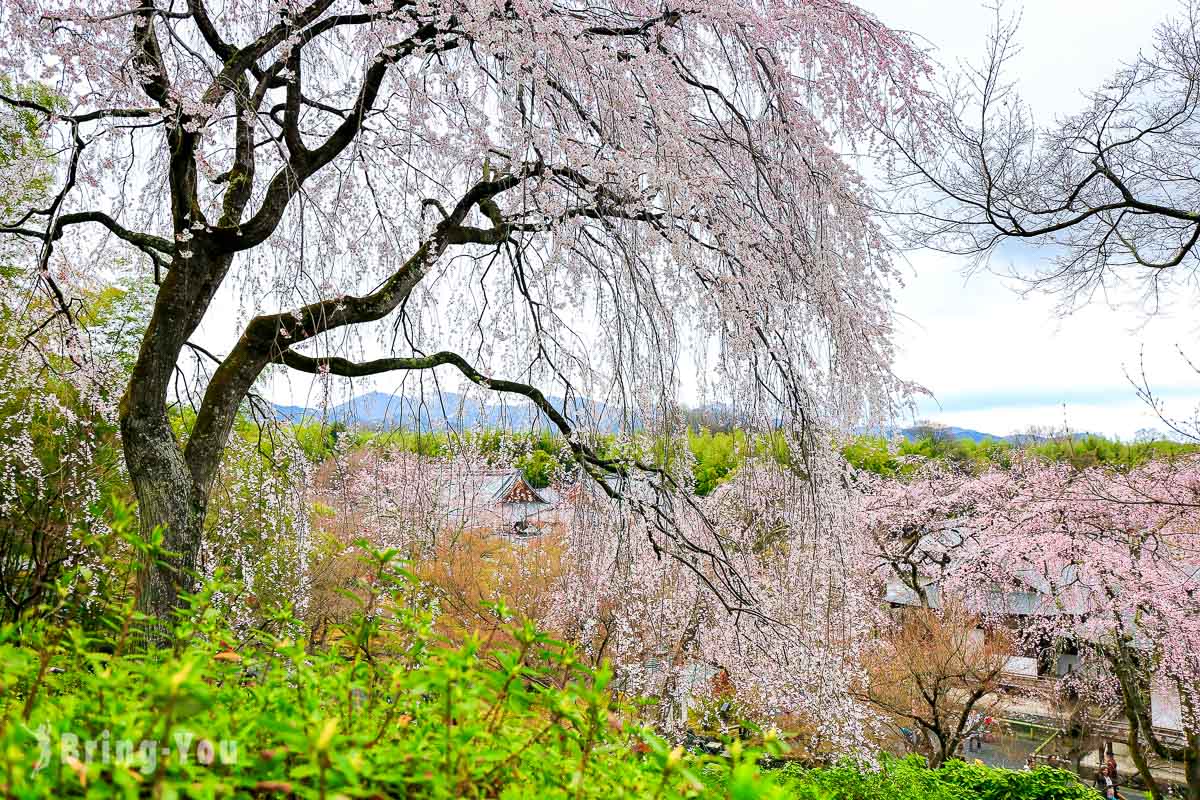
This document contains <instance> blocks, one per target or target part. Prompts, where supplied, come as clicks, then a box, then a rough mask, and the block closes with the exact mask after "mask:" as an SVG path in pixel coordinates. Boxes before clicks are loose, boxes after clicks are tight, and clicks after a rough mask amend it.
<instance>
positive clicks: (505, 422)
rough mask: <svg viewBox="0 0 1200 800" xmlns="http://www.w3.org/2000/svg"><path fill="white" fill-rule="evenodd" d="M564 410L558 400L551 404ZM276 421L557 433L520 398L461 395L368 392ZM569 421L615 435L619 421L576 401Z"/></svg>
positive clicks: (278, 410) (281, 412) (283, 410)
mask: <svg viewBox="0 0 1200 800" xmlns="http://www.w3.org/2000/svg"><path fill="white" fill-rule="evenodd" d="M548 399H549V400H550V402H551V403H552V404H553V405H554V407H555V408H558V409H562V407H563V400H562V398H560V397H551V398H548ZM275 415H276V418H277V419H280V420H286V421H289V422H292V423H300V422H305V421H307V422H324V423H332V422H340V423H342V424H344V425H348V426H357V427H364V428H373V429H378V430H395V429H401V428H404V429H416V428H421V429H423V430H440V429H443V428H447V427H454V428H507V429H512V430H528V429H531V428H534V427H541V428H550V429H553V428H554V425H553V423H551V422H550V420H549V419H548V418H547V417H546V416H545V415H544V414H543V413H542V412H541V410H540V409H537V408H535V407H534V405H533V403H531V402H529V401H527V400H525V399H524V398H521V397H518V398H515V399H510V400H508V401H507V402H497V403H483V402H481V401H479V400H477V399H474V398H470V397H467V396H465V395H461V394H458V393H457V392H442V393H440V394H437V393H433V394H430V395H427V396H424V397H409V396H406V395H398V394H389V393H387V392H369V393H367V394H364V395H359V396H357V397H352V398H350V399H349V400H347V401H346V402H344V403H340V404H338V405H336V406H332V407H330V408H327V409H321V408H315V409H313V408H304V407H303V406H289V405H276V406H275ZM568 415H569V416H570V417H572V418H575V419H584V420H589V421H595V422H596V423H597V424H598V426H599V428H600V429H601V430H615V429H616V428H617V426H618V415H617V414H615V413H614V410H613V409H610V408H608V407H606V406H605V405H604V404H603V403H595V402H593V401H591V400H586V399H578V400H574V401H572V402H571V403H570V405H569V407H568Z"/></svg>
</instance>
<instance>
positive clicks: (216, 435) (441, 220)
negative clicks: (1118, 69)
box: [0, 0, 926, 616]
mask: <svg viewBox="0 0 1200 800" xmlns="http://www.w3.org/2000/svg"><path fill="white" fill-rule="evenodd" d="M0 34H2V35H3V37H4V40H5V42H6V47H5V50H4V54H3V56H2V57H0V58H2V60H3V65H4V68H5V70H6V72H9V73H11V74H13V75H15V76H19V77H20V78H21V79H30V80H34V79H36V80H47V81H53V82H54V84H55V85H56V86H60V87H62V91H63V92H64V93H65V95H66V97H65V108H62V109H59V108H52V107H49V106H47V105H45V104H43V103H39V102H38V101H37V100H36V99H29V98H26V97H21V96H12V95H10V94H4V96H3V102H5V103H7V104H8V105H9V106H13V107H16V108H20V109H23V110H29V111H33V112H35V113H37V114H41V115H42V116H43V118H44V124H45V125H47V126H50V127H51V128H52V129H53V135H54V136H56V137H57V142H58V143H59V144H60V145H61V148H62V151H63V157H62V163H61V170H60V171H61V175H60V176H59V182H58V184H57V185H56V187H55V188H54V190H53V191H52V192H51V200H50V202H49V203H47V204H45V205H36V206H31V207H29V208H26V209H20V210H17V211H15V212H14V213H12V214H11V215H9V216H8V217H7V218H6V219H5V220H3V223H2V224H0V232H3V233H5V234H7V235H10V236H14V237H19V238H21V239H24V240H26V241H28V242H29V243H30V244H31V250H30V258H31V259H33V260H35V261H36V263H37V266H38V269H39V271H38V276H39V282H40V285H41V288H42V289H43V290H44V291H45V292H46V294H47V295H48V296H49V297H51V298H53V299H54V300H55V302H56V304H57V309H56V313H57V314H58V315H60V316H61V317H62V318H63V319H64V320H68V321H69V320H70V319H71V318H72V315H73V313H74V312H73V306H72V303H71V290H70V287H69V286H66V285H63V284H62V282H61V281H60V280H59V279H58V278H57V277H56V275H58V273H59V265H60V264H76V265H78V264H91V265H94V266H95V268H96V269H105V268H107V265H108V264H111V263H112V259H113V258H114V257H116V256H118V255H120V256H121V257H124V258H127V257H135V258H136V259H138V260H139V262H140V263H142V264H144V265H145V268H146V270H147V271H148V272H149V273H152V274H153V276H154V278H155V280H156V282H157V295H156V297H155V301H154V306H153V313H152V316H151V318H150V321H149V324H148V325H147V327H146V330H145V335H144V338H143V341H142V345H141V349H140V352H139V356H138V359H137V363H136V364H135V365H134V368H133V372H132V376H131V378H130V380H129V383H128V386H127V390H126V392H125V395H124V399H123V401H122V404H121V413H120V417H121V432H122V441H123V447H124V451H125V457H126V461H127V464H128V468H129V474H130V477H131V479H132V481H133V484H134V487H135V489H136V491H137V496H138V501H139V512H140V516H141V520H142V524H143V525H145V526H146V527H147V529H149V528H152V527H154V526H157V525H163V526H165V527H166V529H167V538H166V541H165V545H166V547H167V549H168V550H170V551H172V552H174V553H178V554H179V555H178V557H177V558H176V559H175V560H174V563H171V564H168V565H166V566H165V567H164V568H161V569H155V570H151V571H148V572H147V573H146V579H145V585H144V586H143V587H142V591H141V592H140V594H139V597H141V598H142V602H143V606H144V610H146V611H148V612H150V613H153V614H156V615H160V616H161V615H165V614H166V613H167V612H168V611H169V610H170V609H171V608H173V607H174V606H175V604H176V601H177V594H178V592H179V591H180V590H181V589H182V588H186V587H184V586H182V585H181V584H180V579H179V577H178V576H179V575H182V574H186V570H188V569H190V568H194V567H195V565H196V557H197V553H198V552H199V548H200V541H201V531H202V526H203V520H204V518H205V516H206V514H207V509H208V502H209V495H210V492H211V490H212V487H213V481H214V479H215V477H216V474H217V468H218V465H219V463H220V460H221V452H222V450H223V449H224V447H225V445H226V442H227V440H228V437H229V434H230V430H231V427H232V426H233V424H234V420H235V418H236V416H237V414H238V413H239V409H240V408H241V407H242V405H243V403H244V401H245V400H246V398H247V393H248V392H250V390H251V388H252V387H253V386H254V384H255V382H256V381H257V380H258V378H259V376H260V375H262V374H263V372H264V370H267V369H268V368H270V367H273V365H274V366H280V367H286V368H287V369H290V370H295V371H300V372H308V373H315V374H322V375H337V376H347V377H364V376H371V375H375V374H379V373H382V372H390V371H400V372H404V373H412V372H418V373H419V372H423V371H430V370H434V369H435V368H438V367H444V368H446V369H448V370H452V371H457V373H459V374H460V375H461V376H462V377H463V378H464V379H465V380H467V381H470V382H473V383H476V384H479V385H480V386H482V387H484V388H486V389H490V390H494V391H497V392H506V393H511V394H516V395H521V396H524V397H525V398H527V399H528V400H529V401H531V402H532V403H533V404H535V405H536V406H537V407H539V408H540V410H541V411H542V412H543V413H544V414H545V415H546V416H547V417H548V418H549V419H550V421H551V423H552V424H553V425H554V426H555V427H556V428H558V429H559V430H560V431H561V432H562V433H564V434H565V435H567V436H568V439H569V441H570V443H571V447H572V449H573V453H574V455H575V457H576V458H577V460H578V461H579V462H580V463H581V464H582V465H583V467H584V468H585V469H586V470H587V471H588V472H589V473H591V474H593V475H602V474H604V473H607V472H620V471H622V470H623V469H624V467H622V466H620V465H619V464H615V463H612V462H610V461H608V460H606V459H605V458H604V457H602V456H601V455H599V454H598V453H597V452H595V451H594V450H593V449H592V448H591V447H590V446H589V445H588V444H587V443H586V441H585V440H584V439H583V438H580V437H579V436H577V435H576V434H577V430H578V428H580V426H581V422H582V420H581V419H579V416H580V415H578V414H574V413H568V411H564V410H563V409H567V408H568V406H567V405H561V406H559V405H556V404H555V403H552V402H551V401H550V400H549V399H548V398H547V395H546V394H544V393H543V391H542V390H541V389H540V388H539V384H541V385H542V386H550V385H557V386H559V387H564V389H563V390H564V391H565V394H566V396H568V397H572V396H576V395H578V394H579V393H581V391H587V392H589V393H591V392H592V391H593V390H599V389H598V387H600V388H602V389H603V390H604V391H605V392H606V393H607V395H608V396H612V397H615V398H616V399H618V400H620V401H622V402H623V403H630V402H632V400H633V399H634V398H635V396H636V397H637V398H638V399H645V398H654V397H656V396H657V398H658V400H659V401H660V402H664V404H669V401H670V399H671V398H672V397H673V393H674V391H675V387H676V386H677V382H678V377H679V373H678V367H677V363H678V361H679V357H680V355H681V354H682V353H683V352H685V351H686V350H687V348H688V343H689V341H690V340H691V339H692V337H695V336H699V337H700V340H701V341H702V342H709V341H711V340H712V338H713V337H719V338H720V340H721V347H720V354H721V356H720V363H719V364H718V369H717V370H716V373H717V374H718V376H723V378H724V379H725V380H726V381H727V382H728V383H729V384H730V394H731V396H734V397H735V398H737V399H738V401H739V403H742V404H744V405H746V406H747V407H748V408H750V409H752V410H753V411H754V412H755V413H756V414H757V415H758V416H759V417H761V418H762V419H770V420H777V419H785V420H786V421H787V422H788V424H789V425H790V426H791V427H792V428H793V429H794V430H795V431H796V432H801V431H802V432H803V436H808V437H811V436H815V435H816V434H817V432H818V431H819V430H821V429H822V427H823V426H827V425H830V424H836V423H844V422H846V421H848V420H851V419H854V418H857V417H859V416H861V415H862V414H863V413H864V412H866V411H869V410H871V409H872V408H875V409H879V408H884V409H886V406H887V403H888V402H889V400H890V398H891V397H892V396H893V394H894V393H895V392H896V391H897V390H899V389H902V388H903V387H901V386H899V385H898V384H897V382H896V381H895V380H894V378H893V377H892V375H891V372H890V371H889V366H888V365H889V361H890V356H891V343H890V336H891V324H890V316H889V302H890V298H889V294H888V284H889V282H890V281H891V279H892V270H891V267H890V266H889V263H888V254H887V249H886V247H884V246H883V243H882V241H881V239H880V236H879V232H878V230H877V229H876V227H875V225H874V224H873V223H872V221H871V220H870V218H869V217H868V215H867V212H866V211H865V209H866V208H867V204H866V203H864V202H863V200H864V189H863V187H862V185H861V183H860V181H859V179H858V178H857V176H856V175H855V174H854V172H853V171H852V170H851V169H850V167H849V166H848V165H847V163H846V162H845V161H844V160H843V159H842V158H841V156H840V152H841V151H842V150H843V149H844V147H846V146H850V145H851V144H852V143H855V142H859V143H865V142H867V141H869V138H870V133H871V131H873V130H875V129H877V128H878V127H880V125H881V124H882V122H883V121H884V120H886V119H889V118H891V117H906V118H913V119H915V120H920V119H921V116H922V115H921V108H922V106H923V104H924V96H923V94H922V92H921V91H920V89H919V86H918V83H919V81H920V79H921V77H922V75H923V74H924V73H925V71H926V63H925V61H924V59H923V56H922V54H921V53H920V51H919V50H918V49H917V48H916V47H915V46H914V45H913V43H912V42H911V41H910V40H909V38H908V37H907V36H905V35H903V34H900V33H897V32H895V31H892V30H889V29H888V28H886V27H884V26H883V25H881V24H880V23H879V22H878V21H877V20H875V19H874V18H873V17H871V16H870V15H869V14H866V13H865V12H863V11H861V10H859V9H857V8H856V7H854V6H853V5H851V4H849V3H845V2H840V0H760V2H753V3H743V2H728V1H726V0H721V1H720V2H712V3H702V4H697V5H694V6H688V7H679V8H675V7H673V6H671V5H669V4H662V5H660V4H656V3H645V2H637V1H630V0H619V2H611V3H603V4H600V5H595V4H591V5H589V4H581V3H574V2H561V1H560V0H529V1H528V2H497V1H496V0H370V2H350V0H309V2H299V0H279V2H271V3H263V2H257V1H256V2H247V1H245V0H232V1H231V2H226V3H222V4H220V5H219V6H218V5H217V4H215V3H212V2H209V1H208V0H188V2H187V3H184V4H168V3H164V2H161V0H136V2H130V0H100V1H99V2H91V1H89V2H79V1H78V0H16V2H14V3H12V4H9V5H8V7H7V9H6V13H5V14H4V15H3V17H2V21H0ZM223 292H226V293H229V292H234V293H239V292H240V295H241V296H242V297H243V298H244V301H243V303H242V305H241V312H240V321H241V326H240V331H241V332H240V336H238V338H237V339H236V342H235V343H234V344H233V346H232V347H231V348H230V349H229V350H228V352H227V353H224V354H223V355H221V356H214V358H213V359H209V357H208V353H210V352H211V351H210V350H209V349H208V348H204V347H203V345H202V344H200V343H198V342H194V341H193V337H194V336H195V335H196V334H197V331H198V329H200V326H201V322H202V321H203V320H204V319H205V318H206V315H209V316H211V314H212V312H213V309H214V308H215V307H216V305H219V304H220V302H223V301H218V298H222V297H228V296H229V295H228V294H224V295H223V294H222V293H223ZM586 320H591V321H592V322H591V323H587V322H586ZM385 325H386V326H388V327H386V328H385V327H384V326H385ZM356 330H357V331H364V330H365V331H366V332H368V333H369V332H372V331H373V332H374V333H375V334H379V335H380V337H381V340H382V341H383V342H384V343H386V349H388V350H390V354H389V355H386V356H383V357H379V358H369V359H364V358H358V359H357V360H356V359H355V358H354V356H355V355H356V354H358V353H360V350H361V349H360V348H355V347H352V346H348V343H350V344H353V342H354V341H355V336H354V334H353V331H356ZM706 347H707V346H706V345H704V346H698V347H697V348H696V352H705V351H706ZM187 353H198V354H199V357H200V358H201V359H202V360H203V361H204V363H205V364H207V365H208V366H210V367H211V375H210V376H209V378H208V380H207V381H206V383H205V384H204V388H203V393H202V397H201V398H199V405H198V413H197V415H196V418H195V424H194V426H193V427H192V429H191V431H190V434H189V435H188V437H187V439H186V441H181V440H180V439H179V438H178V437H177V435H176V433H175V432H174V431H173V430H172V427H171V424H170V422H169V419H168V413H167V407H168V403H169V401H170V399H171V397H172V386H171V381H172V376H173V375H174V373H175V370H176V367H177V365H178V364H179V362H180V360H181V358H184V357H185V355H186V354H187ZM499 375H506V377H504V378H501V377H499ZM796 438H797V441H799V440H800V439H801V438H803V437H802V436H799V435H797V437H796Z"/></svg>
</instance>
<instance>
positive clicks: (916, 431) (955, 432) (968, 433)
mask: <svg viewBox="0 0 1200 800" xmlns="http://www.w3.org/2000/svg"><path fill="white" fill-rule="evenodd" d="M930 430H931V429H930V427H929V426H928V425H914V426H912V427H910V428H902V429H900V431H899V433H900V435H901V436H902V437H904V438H905V439H908V440H909V441H914V440H916V439H923V438H925V437H926V436H928V435H929V432H930ZM936 431H937V433H938V435H939V436H944V437H946V438H948V439H970V440H971V441H972V442H975V443H979V442H982V441H983V440H984V439H992V440H995V441H999V440H1002V439H1003V440H1005V441H1008V440H1010V439H1012V438H1014V437H1010V436H996V435H995V434H991V433H983V432H982V431H977V430H972V429H971V428H958V427H955V426H953V425H947V426H945V427H941V426H939V427H938V428H936Z"/></svg>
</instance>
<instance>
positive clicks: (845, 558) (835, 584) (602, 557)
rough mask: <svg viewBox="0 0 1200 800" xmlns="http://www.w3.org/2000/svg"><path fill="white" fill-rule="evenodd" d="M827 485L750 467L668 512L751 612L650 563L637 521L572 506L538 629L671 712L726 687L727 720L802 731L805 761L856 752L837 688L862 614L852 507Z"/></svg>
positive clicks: (647, 533) (854, 712)
mask: <svg viewBox="0 0 1200 800" xmlns="http://www.w3.org/2000/svg"><path fill="white" fill-rule="evenodd" d="M832 478H833V476H829V475H826V476H803V477H802V476H800V475H798V474H797V473H796V472H794V471H792V470H789V469H787V468H785V467H782V466H780V465H778V464H776V463H774V462H765V461H764V462H754V463H751V464H749V465H747V466H746V467H744V468H743V469H742V470H740V471H739V472H738V473H737V475H736V476H735V477H734V478H733V479H732V480H731V481H730V482H728V483H726V484H725V485H723V486H722V487H720V488H719V489H718V490H717V491H716V492H715V493H714V494H713V495H711V496H710V497H707V498H703V499H699V500H696V501H695V502H696V506H697V507H694V508H693V507H690V506H686V505H685V506H684V507H682V508H676V509H675V511H676V513H677V514H678V515H679V516H680V517H681V518H682V519H683V520H684V521H683V523H682V524H683V525H684V526H685V527H688V528H690V529H691V530H690V535H691V536H692V538H693V540H694V541H697V542H703V543H704V544H705V545H707V546H709V547H712V548H717V549H720V550H722V551H723V552H724V554H725V557H727V558H728V559H729V561H730V562H731V563H733V564H734V565H736V567H737V571H738V574H739V575H741V576H743V578H744V579H745V581H746V587H745V593H746V595H747V596H748V597H752V598H753V599H754V605H753V607H741V608H738V607H729V606H728V605H727V604H723V603H722V602H721V597H720V594H719V593H716V592H713V591H712V590H711V585H710V582H714V581H715V580H716V579H715V577H714V576H712V575H711V574H709V573H708V572H707V565H708V563H710V562H707V561H703V560H701V559H699V558H697V559H696V560H695V561H693V562H691V563H687V562H685V561H683V560H678V559H670V558H666V557H664V556H663V555H662V553H661V552H659V551H656V548H655V544H656V543H657V542H659V541H660V536H661V534H660V533H657V532H656V531H655V530H654V529H653V525H652V524H648V523H647V521H646V518H645V517H644V516H642V515H639V514H635V513H630V512H629V511H628V509H625V510H624V511H623V512H622V511H614V510H613V509H612V507H611V506H610V505H609V504H607V503H605V502H604V501H603V499H598V498H591V499H589V498H582V499H581V500H580V505H579V508H578V510H577V511H576V513H575V516H574V519H573V524H572V525H571V527H570V528H569V530H568V531H567V533H566V534H565V536H566V542H567V549H566V557H565V559H564V564H565V566H564V572H563V576H562V578H561V579H560V582H559V585H558V589H557V591H556V593H555V597H556V602H555V605H554V606H553V608H552V609H551V610H550V614H549V621H550V623H551V626H552V627H553V628H554V629H555V630H558V631H560V632H561V633H562V634H563V635H565V636H568V637H570V638H572V639H573V640H575V641H578V642H580V643H581V645H582V646H583V647H584V649H585V652H588V653H590V655H591V656H592V657H593V658H595V659H599V658H609V659H611V660H612V661H613V663H614V664H615V665H616V666H617V668H618V675H619V677H620V679H621V680H622V681H623V684H622V685H623V687H625V688H626V689H627V690H629V691H632V692H635V693H639V694H646V695H654V696H659V697H663V698H664V699H666V700H675V701H684V700H685V698H686V697H687V695H689V694H691V695H693V696H704V695H706V694H708V693H709V692H710V691H711V690H712V689H713V688H714V687H713V681H728V684H729V686H730V688H731V689H732V690H733V691H734V693H735V694H736V697H737V700H738V703H739V709H740V713H744V714H746V715H747V716H748V717H750V718H756V719H759V720H760V721H762V722H764V723H768V724H770V723H775V724H780V723H781V722H783V723H790V724H789V725H788V727H790V728H792V729H798V730H801V731H805V732H806V734H807V735H809V736H810V739H811V740H810V741H807V742H805V745H806V747H808V748H810V749H811V751H813V752H822V753H824V754H828V753H835V754H839V753H840V754H846V753H850V752H865V750H866V746H865V745H866V742H867V737H868V735H869V733H870V732H871V730H872V724H873V721H872V717H871V715H870V713H869V712H868V711H867V709H865V708H864V707H863V706H861V705H860V704H858V703H857V702H856V701H855V700H854V699H853V698H852V694H851V692H850V688H851V686H852V685H853V683H854V682H855V681H856V680H859V679H860V678H861V672H860V664H861V661H862V659H861V654H862V652H863V650H862V648H863V647H865V646H867V645H868V644H869V642H870V637H869V633H870V624H871V621H872V620H874V619H875V618H876V610H875V607H874V603H873V598H872V597H871V595H870V593H869V592H868V591H866V588H867V586H868V584H867V582H866V581H867V578H868V574H867V573H866V572H865V571H864V566H865V564H864V561H863V559H862V557H861V554H862V553H863V552H864V551H865V547H864V546H863V543H862V542H861V541H859V539H858V537H857V536H856V534H855V532H854V528H853V526H852V525H850V524H849V522H850V519H849V518H850V517H851V516H852V509H853V507H854V502H855V501H854V498H853V497H852V496H851V495H850V494H849V493H848V492H845V491H842V490H838V491H836V492H835V494H837V496H836V497H833V496H824V497H821V496H817V494H816V493H817V492H820V491H830V490H828V489H822V488H819V487H828V486H833V485H839V484H838V482H836V481H834V480H832ZM644 490H645V491H649V489H648V488H644ZM635 494H636V490H635ZM718 675H720V676H721V677H719V678H718V677H717V676H718ZM669 705H670V704H669V703H668V704H667V706H668V707H669ZM659 722H660V723H663V724H667V725H668V726H669V725H672V724H673V725H680V724H681V723H682V722H683V719H682V715H679V714H675V715H666V716H665V717H664V718H663V719H660V720H659Z"/></svg>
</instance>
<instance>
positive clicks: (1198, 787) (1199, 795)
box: [1183, 735, 1200, 800]
mask: <svg viewBox="0 0 1200 800" xmlns="http://www.w3.org/2000/svg"><path fill="white" fill-rule="evenodd" d="M1188 739H1189V740H1190V741H1189V743H1188V748H1187V750H1186V751H1184V754H1183V774H1184V777H1185V778H1186V779H1187V796H1188V800H1200V748H1197V744H1198V743H1200V736H1195V735H1190V736H1188Z"/></svg>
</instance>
